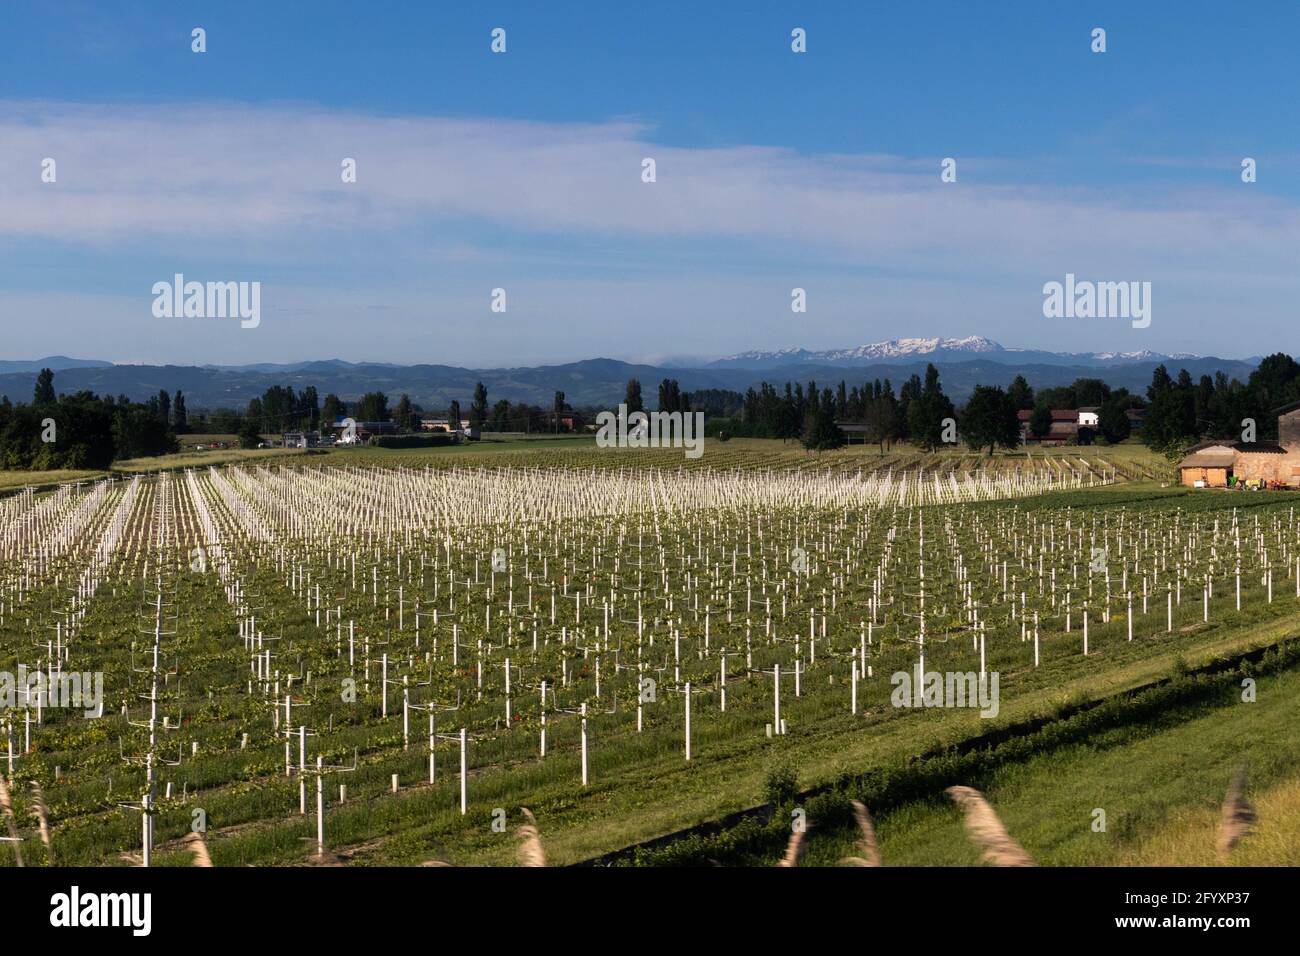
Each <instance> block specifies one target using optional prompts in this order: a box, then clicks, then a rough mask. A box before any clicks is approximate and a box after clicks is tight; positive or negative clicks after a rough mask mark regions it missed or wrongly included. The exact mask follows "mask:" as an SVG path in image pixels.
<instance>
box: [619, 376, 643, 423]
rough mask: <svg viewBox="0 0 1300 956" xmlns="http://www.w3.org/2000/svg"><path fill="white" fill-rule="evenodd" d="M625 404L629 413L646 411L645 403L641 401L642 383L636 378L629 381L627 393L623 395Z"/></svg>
mask: <svg viewBox="0 0 1300 956" xmlns="http://www.w3.org/2000/svg"><path fill="white" fill-rule="evenodd" d="M623 404H624V405H626V406H627V413H628V414H629V415H631V414H632V413H633V412H643V411H645V403H644V402H643V401H642V399H641V383H640V382H639V381H637V380H636V379H634V378H629V379H628V380H627V391H625V392H624V393H623Z"/></svg>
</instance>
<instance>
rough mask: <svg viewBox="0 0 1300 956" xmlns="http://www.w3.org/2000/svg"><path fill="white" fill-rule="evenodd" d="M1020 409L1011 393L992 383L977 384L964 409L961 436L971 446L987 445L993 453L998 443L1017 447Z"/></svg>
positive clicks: (1018, 442)
mask: <svg viewBox="0 0 1300 956" xmlns="http://www.w3.org/2000/svg"><path fill="white" fill-rule="evenodd" d="M1017 411H1018V409H1017V408H1016V406H1015V403H1014V402H1013V401H1012V399H1011V396H1010V395H1008V394H1007V393H1006V392H1004V391H1002V389H1001V388H998V387H996V386H992V385H977V386H975V391H973V392H972V393H971V397H970V401H968V402H967V403H966V407H965V408H964V409H963V410H962V416H961V431H962V438H963V439H964V440H965V442H966V444H967V445H968V446H969V447H970V448H983V447H985V446H986V445H987V446H988V450H989V454H990V455H992V454H993V452H994V450H995V449H996V448H997V446H999V445H1001V446H1002V447H1003V448H1016V447H1017V446H1019V444H1020V420H1019V418H1017V416H1016V412H1017Z"/></svg>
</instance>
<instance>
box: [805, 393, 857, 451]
mask: <svg viewBox="0 0 1300 956" xmlns="http://www.w3.org/2000/svg"><path fill="white" fill-rule="evenodd" d="M800 442H801V444H802V445H803V447H804V448H807V449H809V450H810V451H826V450H828V449H831V448H843V447H844V445H845V444H847V442H848V439H847V438H845V436H844V432H843V431H841V430H840V427H839V426H838V425H836V424H835V395H834V393H832V392H831V390H830V389H829V388H828V389H824V390H823V391H822V393H821V399H820V400H818V398H817V396H816V395H813V397H812V400H811V401H810V402H809V410H808V418H807V421H806V422H805V424H804V431H803V436H802V438H801V439H800Z"/></svg>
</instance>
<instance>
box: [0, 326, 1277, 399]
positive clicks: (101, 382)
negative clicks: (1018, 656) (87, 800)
mask: <svg viewBox="0 0 1300 956" xmlns="http://www.w3.org/2000/svg"><path fill="white" fill-rule="evenodd" d="M679 361H680V360H679ZM931 362H932V363H934V365H935V366H936V367H937V368H938V369H939V374H940V379H941V381H942V383H943V387H944V390H945V391H946V392H947V393H948V394H949V395H950V396H951V397H952V398H953V399H954V400H956V401H959V402H960V401H963V400H964V399H965V398H966V396H968V395H969V394H970V392H971V391H972V389H974V387H975V386H976V385H1006V384H1008V383H1009V382H1010V381H1011V380H1012V379H1013V378H1014V377H1015V376H1016V375H1024V376H1025V378H1026V379H1028V380H1029V383H1030V385H1032V386H1033V387H1034V388H1045V387H1053V386H1059V385H1068V384H1070V383H1071V382H1073V381H1074V380H1075V379H1076V378H1100V379H1103V380H1105V381H1106V382H1107V383H1109V384H1110V385H1111V386H1112V387H1115V388H1118V387H1121V386H1123V387H1126V388H1128V389H1129V390H1130V391H1132V392H1135V393H1137V394H1144V393H1145V390H1146V387H1147V385H1148V384H1150V382H1151V373H1152V371H1153V370H1154V369H1155V367H1156V366H1157V365H1159V364H1161V363H1164V364H1166V365H1168V366H1169V369H1170V372H1171V374H1174V375H1176V374H1177V373H1178V371H1179V370H1180V369H1184V368H1185V369H1187V371H1188V372H1189V373H1191V375H1192V376H1193V378H1199V377H1200V376H1201V375H1213V374H1214V373H1216V372H1220V371H1222V372H1224V373H1225V374H1226V375H1228V376H1229V377H1236V378H1239V379H1241V380H1242V381H1245V380H1246V378H1247V377H1248V376H1249V375H1250V373H1251V371H1252V370H1253V369H1254V368H1255V366H1256V365H1257V364H1258V362H1259V360H1258V359H1257V358H1249V359H1220V358H1213V357H1201V356H1194V355H1165V354H1161V353H1157V352H1148V351H1143V352H1088V353H1058V352H1045V351H1038V350H1033V349H1008V348H1003V347H1002V346H1001V345H999V344H998V343H997V342H993V341H991V340H989V339H986V338H981V337H979V336H971V337H969V338H963V339H940V338H933V339H920V338H916V339H895V340H893V341H890V342H879V343H875V344H872V345H863V346H859V347H857V348H851V349H831V350H827V351H809V350H806V349H784V350H780V351H775V352H745V353H742V354H740V355H734V356H731V357H729V358H723V359H717V360H713V361H707V362H701V363H700V364H699V365H698V366H696V367H687V366H684V365H680V366H679V365H676V364H667V363H665V364H662V365H640V364H633V363H628V362H621V361H618V360H616V359H606V358H596V359H587V360H584V361H580V362H571V363H568V364H563V365H542V366H536V367H524V368H493V369H469V368H460V367H457V366H451V365H397V364H392V363H384V362H360V363H353V362H345V361H342V360H340V359H329V360H325V361H314V362H295V363H290V364H282V365H277V364H256V365H237V366H217V365H203V366H193V365H114V364H113V363H111V362H102V361H94V360H84V359H70V358H67V357H66V356H51V357H49V358H45V359H39V360H35V361H30V362H29V361H4V362H0V394H3V395H7V396H8V397H9V398H10V399H11V400H13V401H30V400H31V397H32V388H33V384H34V377H35V374H36V372H37V371H39V370H40V369H41V368H50V369H53V370H54V372H55V377H54V387H55V389H56V390H57V391H59V392H73V391H80V390H82V389H89V390H91V391H94V392H96V393H99V394H107V395H122V394H124V395H126V396H128V397H129V398H132V399H135V400H137V401H139V400H143V399H146V398H148V397H149V396H151V395H157V394H158V391H159V390H160V389H166V390H167V391H168V392H174V391H176V390H177V389H180V390H182V391H183V392H184V393H185V397H186V405H187V406H188V407H189V408H190V409H191V410H195V411H197V410H199V409H216V408H242V407H243V406H244V405H246V404H247V403H248V401H249V399H251V398H254V397H256V396H259V395H261V394H262V393H263V392H264V391H266V389H267V388H269V387H270V386H272V385H292V386H293V387H294V388H297V389H303V388H306V387H307V386H308V385H314V386H315V387H316V390H317V392H318V393H319V395H320V397H321V398H322V399H323V398H324V396H325V395H326V394H328V393H330V392H333V393H335V394H336V395H338V396H339V397H341V398H343V399H344V400H348V401H350V400H354V399H356V398H359V397H360V396H361V395H362V394H364V393H365V392H369V391H376V390H378V391H383V392H385V393H387V394H388V395H389V397H390V399H391V400H392V401H396V399H397V396H399V395H401V394H402V393H406V394H408V395H410V397H411V400H412V401H413V402H416V403H418V404H420V405H423V406H424V407H426V408H435V409H436V408H445V407H446V406H447V405H448V404H449V403H450V402H451V401H452V400H453V399H456V400H459V401H460V402H461V405H462V407H464V406H465V405H467V404H468V402H469V400H470V397H471V396H472V395H473V391H474V385H475V383H476V382H480V381H481V382H483V383H484V384H485V385H486V386H487V389H488V397H489V400H490V401H493V402H495V401H497V400H499V399H502V398H506V399H509V400H510V401H512V402H529V403H532V404H536V405H541V406H543V407H548V408H549V407H550V405H551V403H552V401H553V400H554V396H555V392H556V391H557V390H558V391H562V392H564V393H565V398H566V400H567V401H568V402H569V403H570V404H571V405H575V406H579V407H596V406H611V405H614V404H617V403H618V402H619V401H620V400H621V399H622V398H623V394H624V389H625V387H626V385H627V380H628V379H630V378H636V379H639V380H640V382H641V386H642V390H643V392H644V394H645V396H646V400H647V404H650V405H652V406H653V404H654V402H655V401H656V398H655V396H656V389H657V388H658V384H659V381H660V380H661V379H664V378H674V379H677V381H678V382H679V383H680V384H681V387H682V388H683V389H684V390H686V391H695V390H697V389H701V388H719V389H730V390H732V391H737V392H743V391H744V390H745V389H746V388H748V387H749V386H751V385H755V386H756V385H758V384H759V383H760V382H762V381H768V382H771V383H773V384H775V385H777V386H778V387H780V386H781V385H783V384H784V383H785V382H787V381H799V382H807V381H809V380H810V379H811V380H816V381H817V383H818V384H819V385H821V386H831V385H837V384H838V383H839V382H840V381H841V380H844V381H845V382H847V383H848V384H849V385H850V386H852V385H860V384H862V383H863V382H866V381H870V380H872V379H876V378H882V379H883V378H888V379H890V380H892V381H893V383H894V388H895V390H897V389H898V387H899V385H900V384H901V383H902V382H903V381H904V380H905V379H907V378H908V376H910V375H912V374H913V373H915V374H924V372H925V366H926V364H927V363H931Z"/></svg>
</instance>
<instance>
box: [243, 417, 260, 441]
mask: <svg viewBox="0 0 1300 956" xmlns="http://www.w3.org/2000/svg"><path fill="white" fill-rule="evenodd" d="M261 440H262V435H261V433H260V432H259V431H258V428H257V422H256V421H255V420H254V418H253V416H252V415H251V414H250V415H245V416H244V424H243V425H242V426H240V429H239V447H240V448H256V447H257V446H258V443H260V442H261Z"/></svg>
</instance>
